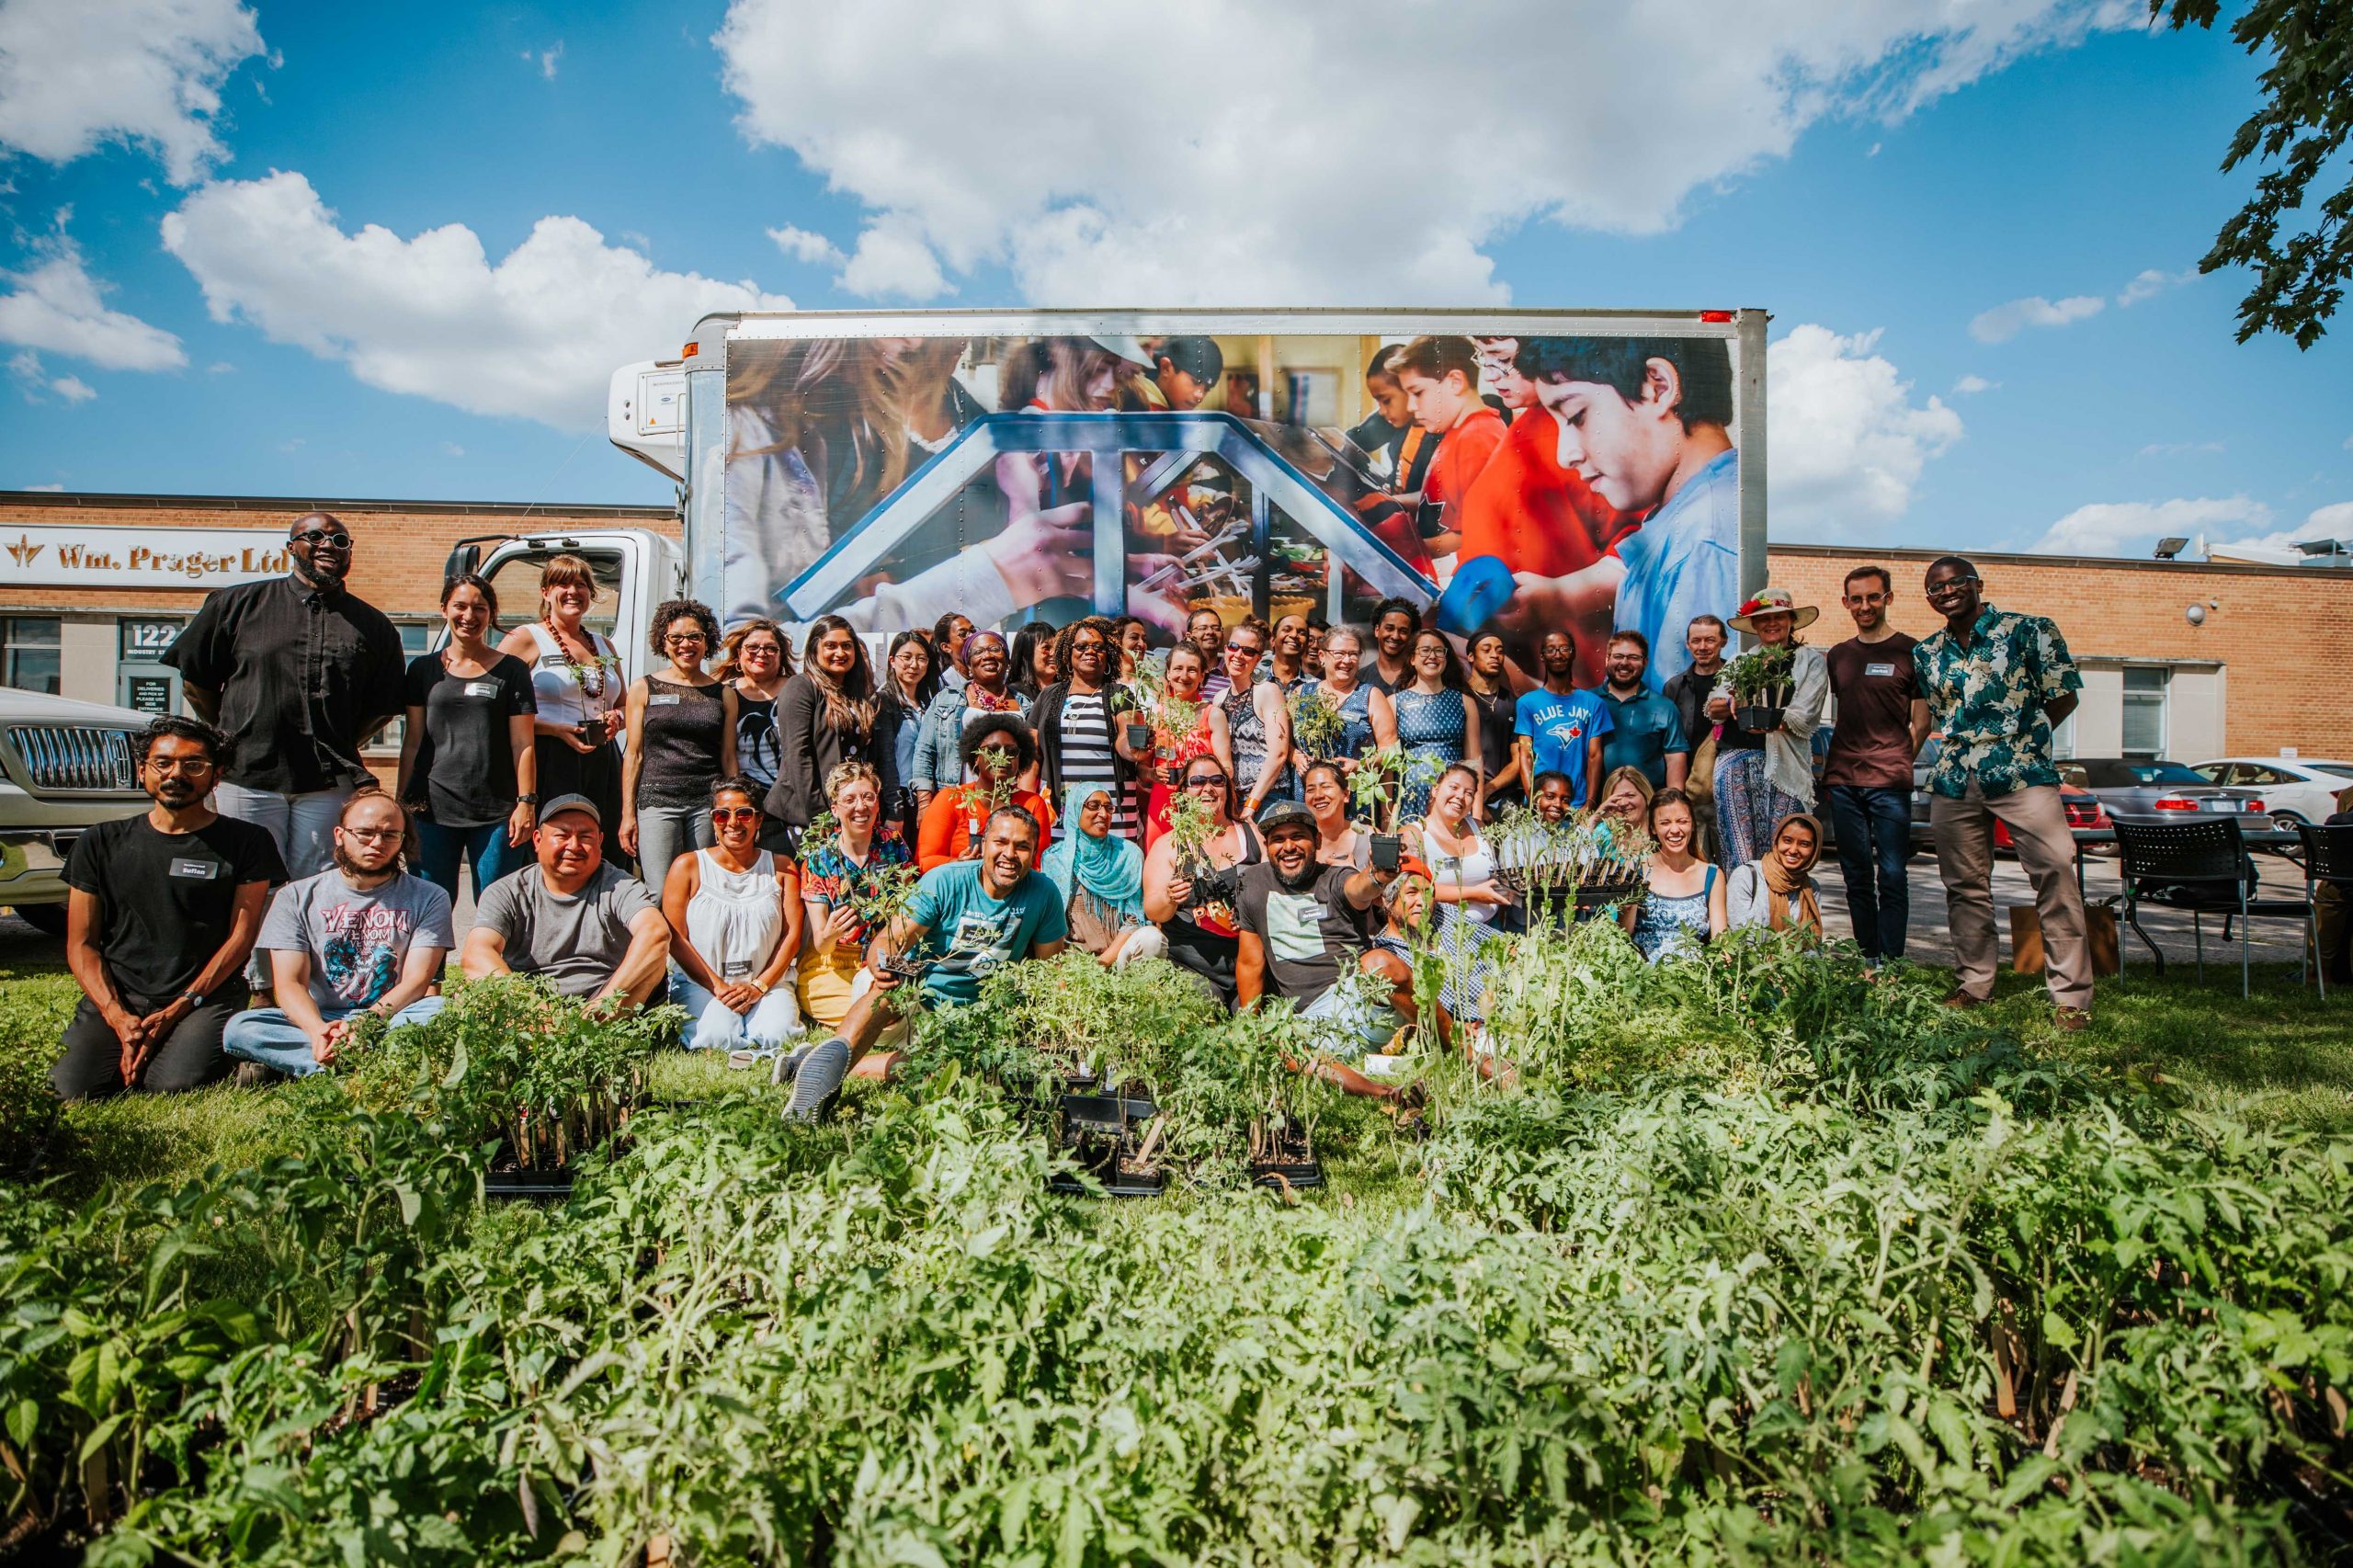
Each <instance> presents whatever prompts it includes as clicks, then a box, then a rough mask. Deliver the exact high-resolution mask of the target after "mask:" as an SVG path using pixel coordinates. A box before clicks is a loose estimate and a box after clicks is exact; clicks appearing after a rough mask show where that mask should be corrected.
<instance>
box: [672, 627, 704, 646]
mask: <svg viewBox="0 0 2353 1568" xmlns="http://www.w3.org/2000/svg"><path fill="white" fill-rule="evenodd" d="M709 641H710V639H709V638H707V637H705V636H704V635H703V634H702V633H701V632H699V631H678V632H673V633H672V634H671V635H669V636H667V637H665V638H664V639H662V646H664V647H665V648H691V647H699V646H700V645H701V644H703V643H705V642H709Z"/></svg>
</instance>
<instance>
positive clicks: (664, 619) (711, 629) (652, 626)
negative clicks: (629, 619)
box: [645, 599, 719, 659]
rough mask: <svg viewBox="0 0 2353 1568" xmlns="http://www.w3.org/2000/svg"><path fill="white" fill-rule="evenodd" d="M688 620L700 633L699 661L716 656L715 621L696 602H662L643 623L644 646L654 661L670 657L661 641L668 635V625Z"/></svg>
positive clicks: (682, 600)
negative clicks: (700, 655)
mask: <svg viewBox="0 0 2353 1568" xmlns="http://www.w3.org/2000/svg"><path fill="white" fill-rule="evenodd" d="M680 620H691V621H693V622H694V623H695V625H697V626H698V627H699V628H701V630H702V651H703V657H704V658H706V659H708V658H710V656H711V655H712V654H714V653H718V652H719V618H718V617H717V616H715V615H713V614H711V613H710V606H709V605H707V604H705V603H703V602H702V601H701V600H700V599H664V600H663V601H662V603H661V605H660V607H659V608H656V609H655V610H654V619H652V620H649V621H647V622H646V623H645V644H646V646H647V647H648V648H650V649H652V650H653V651H654V657H655V658H657V659H666V658H668V657H669V656H670V648H669V644H668V643H666V642H664V641H663V639H664V638H665V637H666V636H667V635H668V634H669V631H670V626H671V623H672V622H674V621H680Z"/></svg>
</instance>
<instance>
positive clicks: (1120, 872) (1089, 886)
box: [1043, 783, 1168, 969]
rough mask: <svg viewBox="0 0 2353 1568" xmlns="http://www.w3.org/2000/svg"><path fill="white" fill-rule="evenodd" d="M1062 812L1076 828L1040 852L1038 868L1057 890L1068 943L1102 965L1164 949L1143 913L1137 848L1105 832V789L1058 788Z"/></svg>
mask: <svg viewBox="0 0 2353 1568" xmlns="http://www.w3.org/2000/svg"><path fill="white" fill-rule="evenodd" d="M1063 812H1064V813H1065V815H1064V818H1063V820H1064V821H1067V822H1070V823H1074V824H1076V826H1075V828H1074V831H1072V832H1069V833H1066V834H1064V835H1063V836H1062V837H1061V839H1059V840H1058V841H1057V842H1056V843H1055V845H1054V846H1053V847H1052V848H1051V849H1049V850H1047V851H1046V864H1045V866H1044V868H1043V869H1044V870H1045V873H1046V875H1047V876H1048V877H1049V878H1051V880H1052V881H1053V884H1054V886H1055V887H1057V888H1059V889H1061V890H1062V898H1063V908H1064V910H1065V912H1066V913H1067V914H1068V915H1069V917H1070V940H1071V945H1072V946H1073V947H1076V948H1084V949H1086V951H1088V952H1090V953H1093V954H1094V955H1095V956H1096V957H1097V958H1099V959H1101V960H1103V967H1104V968H1106V969H1117V968H1118V967H1120V965H1121V964H1126V963H1132V962H1133V961H1134V960H1137V959H1147V958H1158V957H1160V956H1161V955H1162V954H1164V953H1165V952H1166V951H1167V949H1168V938H1167V937H1165V936H1163V935H1162V934H1161V930H1160V927H1159V926H1154V925H1153V924H1152V923H1151V922H1150V921H1148V920H1146V919H1145V918H1144V915H1143V851H1142V850H1141V849H1139V848H1137V847H1136V846H1135V844H1134V843H1133V842H1132V841H1131V840H1129V839H1125V838H1122V837H1120V835H1118V834H1115V833H1113V832H1112V831H1111V823H1112V811H1111V795H1110V791H1109V790H1106V789H1105V788H1104V787H1103V786H1102V785H1101V784H1099V783H1097V784H1073V785H1071V786H1070V787H1069V788H1068V789H1067V790H1063Z"/></svg>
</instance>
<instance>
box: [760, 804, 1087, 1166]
mask: <svg viewBox="0 0 2353 1568" xmlns="http://www.w3.org/2000/svg"><path fill="white" fill-rule="evenodd" d="M1037 862H1038V819H1037V818H1035V817H1033V816H1031V815H1030V814H1029V812H1026V811H1024V810H1022V809H1021V808H1020V807H1018V806H1002V807H999V808H998V809H997V810H996V811H995V812H993V813H991V815H990V817H989V819H988V823H987V824H986V825H985V827H984V828H983V832H982V837H981V853H980V858H978V859H977V860H951V861H949V863H948V864H947V865H945V866H938V867H934V868H933V869H931V870H928V871H926V872H925V873H924V874H923V881H919V882H917V883H916V884H915V895H914V897H913V898H912V899H911V900H910V901H909V902H908V904H907V912H906V913H905V914H904V915H900V916H899V917H898V918H897V919H896V920H893V921H892V923H891V928H890V929H889V930H888V931H885V932H883V933H881V935H879V936H877V937H875V939H874V945H873V947H872V948H871V949H870V950H869V951H868V953H867V958H866V972H867V974H868V976H869V977H870V984H869V987H868V989H867V990H865V991H864V992H862V993H861V994H859V995H858V999H857V1000H856V1001H854V1002H852V1003H851V1004H850V1008H849V1012H848V1013H847V1015H845V1016H844V1017H843V1018H842V1027H841V1032H840V1033H838V1034H836V1035H835V1036H834V1037H833V1038H832V1039H831V1040H825V1041H824V1043H822V1044H819V1045H814V1046H812V1047H810V1048H809V1049H808V1050H806V1051H801V1052H798V1053H796V1054H795V1055H792V1056H789V1057H784V1058H781V1059H779V1062H778V1063H777V1074H776V1075H777V1081H778V1082H779V1083H781V1082H783V1081H784V1079H785V1078H786V1077H787V1076H788V1075H789V1076H790V1078H791V1081H792V1101H791V1104H790V1106H789V1107H787V1108H786V1110H785V1115H787V1116H788V1117H790V1118H792V1119H795V1120H799V1121H813V1120H815V1119H817V1116H818V1114H819V1113H820V1112H821V1111H823V1110H824V1108H826V1107H827V1106H829V1105H830V1104H831V1103H832V1102H833V1099H834V1096H835V1094H836V1093H838V1092H839V1090H840V1088H841V1086H842V1079H843V1078H845V1077H847V1075H848V1073H849V1067H850V1062H852V1060H854V1059H856V1058H858V1056H860V1055H861V1053H863V1052H865V1051H868V1050H869V1049H870V1048H871V1047H872V1046H873V1044H874V1042H875V1041H876V1040H879V1039H881V1035H882V1031H883V1030H884V1029H886V1028H890V1027H891V1026H892V1024H894V1023H896V1022H898V1021H899V1019H900V1017H902V1016H903V1015H904V1012H905V1011H906V1010H907V1007H908V1004H907V1003H906V1002H905V1001H904V1000H903V999H902V998H900V997H898V996H896V995H894V994H893V993H894V992H895V991H897V989H898V988H899V986H900V984H901V980H900V978H899V976H898V974H896V973H894V972H893V971H892V962H893V960H901V961H904V962H905V963H907V964H909V965H926V966H927V967H926V968H925V969H924V971H923V979H922V981H921V983H920V986H921V990H922V1000H923V1001H924V1002H925V1003H926V1004H928V1005H929V1006H937V1007H964V1006H971V1005H972V1003H974V1002H977V1001H979V1000H980V999H981V982H982V981H983V979H985V978H986V977H987V976H989V975H991V974H993V973H995V971H997V970H999V969H1002V968H1004V967H1005V966H1006V964H1009V963H1013V962H1015V961H1017V960H1020V959H1025V958H1029V959H1050V958H1052V957H1053V956H1054V955H1055V954H1056V953H1059V952H1061V951H1062V950H1063V943H1064V940H1065V938H1066V937H1067V935H1068V931H1069V925H1068V921H1067V918H1066V917H1065V916H1064V915H1063V901H1062V897H1061V895H1060V893H1059V892H1058V891H1057V890H1056V888H1055V886H1054V884H1053V882H1052V881H1050V880H1049V879H1048V878H1046V877H1045V876H1043V875H1041V874H1040V873H1038V872H1036V871H1034V870H1032V869H1031V868H1032V867H1034V866H1035V865H1036V864H1037ZM894 1060H895V1054H894V1053H892V1052H888V1051H885V1052H880V1053H877V1054H875V1055H871V1056H867V1057H865V1059H864V1060H863V1061H860V1062H858V1072H859V1074H861V1075H867V1074H871V1075H873V1076H877V1077H880V1076H881V1075H883V1074H887V1073H888V1072H889V1071H890V1069H891V1066H892V1062H893V1061H894Z"/></svg>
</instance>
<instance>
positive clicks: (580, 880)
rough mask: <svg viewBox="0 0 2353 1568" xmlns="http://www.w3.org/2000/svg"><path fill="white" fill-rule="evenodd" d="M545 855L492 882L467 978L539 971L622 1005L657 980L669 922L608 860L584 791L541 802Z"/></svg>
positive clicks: (539, 834)
mask: <svg viewBox="0 0 2353 1568" xmlns="http://www.w3.org/2000/svg"><path fill="white" fill-rule="evenodd" d="M531 843H532V846H533V847H534V848H535V849H536V851H537V852H538V855H539V864H537V865H535V866H526V867H524V868H523V869H521V870H519V871H517V872H515V873H513V874H512V875H509V876H505V877H501V878H499V879H498V881H494V882H493V883H491V884H490V891H489V892H485V893H483V895H482V898H481V900H480V901H479V902H478V903H476V904H475V906H474V928H473V929H472V931H469V932H467V933H466V946H465V953H464V960H463V962H464V968H465V971H466V978H467V979H469V980H487V979H489V978H490V977H491V976H493V975H498V974H537V975H543V976H545V977H546V978H547V980H548V983H550V984H551V985H553V986H554V987H555V988H556V991H557V992H558V994H562V995H564V996H570V997H574V998H576V999H579V1000H583V1001H587V1002H590V1003H593V1004H597V1005H600V1006H608V1007H611V1008H614V1009H620V1008H623V1007H635V1006H640V1005H642V1003H644V1002H645V1000H646V999H647V998H648V997H650V996H652V995H653V994H654V992H655V991H656V990H657V989H658V988H660V986H661V984H662V981H663V976H664V973H665V970H666V968H667V966H668V963H669V959H670V923H669V922H668V921H667V920H665V919H664V918H662V906H661V905H660V904H658V903H654V895H653V894H652V893H651V892H647V891H646V887H645V884H644V883H643V882H641V881H638V880H637V879H636V878H635V877H632V876H630V875H628V874H626V873H625V872H622V871H620V870H617V869H614V868H613V867H610V866H608V865H606V864H605V819H604V816H603V813H601V812H598V811H597V804H596V802H595V801H591V800H589V799H588V798H587V797H586V796H585V795H558V796H557V797H556V798H555V799H554V800H552V801H549V802H548V803H547V804H546V805H544V806H542V807H541V808H540V825H539V827H538V829H537V830H536V831H534V832H533V834H532V835H531Z"/></svg>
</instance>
